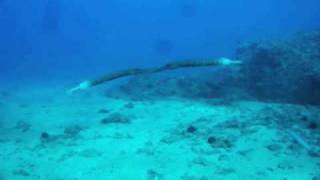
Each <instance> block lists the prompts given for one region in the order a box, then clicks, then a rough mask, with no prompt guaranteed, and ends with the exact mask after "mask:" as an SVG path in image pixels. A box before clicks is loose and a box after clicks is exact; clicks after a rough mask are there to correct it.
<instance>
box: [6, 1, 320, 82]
mask: <svg viewBox="0 0 320 180" xmlns="http://www.w3.org/2000/svg"><path fill="white" fill-rule="evenodd" d="M0 18H1V21H0V23H1V24H0V27H1V28H0V39H1V42H0V57H1V62H0V63H1V66H0V68H1V72H0V73H1V76H2V77H5V78H24V79H29V80H32V79H39V78H40V77H39V76H40V75H41V79H43V78H44V79H52V78H61V77H68V78H71V77H73V76H80V77H82V76H83V77H87V76H88V75H89V76H90V77H92V76H95V75H98V74H101V73H104V72H107V71H112V70H115V69H122V68H126V67H148V66H154V65H159V64H162V63H165V62H170V61H171V60H176V59H183V58H190V57H220V56H227V57H229V56H232V55H233V54H234V50H235V49H236V47H237V46H238V45H239V43H242V42H246V41H250V40H254V39H267V38H270V37H285V36H287V35H288V34H292V33H295V32H299V31H307V30H313V29H317V28H319V20H320V10H319V1H317V0H307V1H301V0H282V1H278V0H261V1H255V0H232V1H230V0H229V1H215V0H211V1H209V0H202V1H193V0H187V1H185V0H176V1H171V0H162V1H143V0H139V1H129V0H120V1H119V0H110V1H98V0H93V1H83V0H77V1H76V0H72V1H62V0H55V1H53V0H46V1H40V0H32V1H30V0H29V1H22V2H21V1H19V2H16V1H9V0H1V2H0ZM157 42H158V43H160V45H158V46H161V42H162V46H164V47H162V49H161V47H158V48H157ZM159 48H160V50H159ZM166 48H167V49H166ZM159 51H160V52H159ZM70 76H71V77H70ZM5 78H4V79H5Z"/></svg>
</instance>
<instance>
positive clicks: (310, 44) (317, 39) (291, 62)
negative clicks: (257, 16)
mask: <svg viewBox="0 0 320 180" xmlns="http://www.w3.org/2000/svg"><path fill="white" fill-rule="evenodd" d="M237 58H239V59H241V60H243V61H245V62H246V63H244V65H243V66H242V70H241V79H239V80H241V81H242V82H243V83H244V87H243V88H244V89H246V91H247V92H249V93H250V94H251V95H252V96H254V97H256V98H258V99H262V100H272V101H286V102H291V103H302V104H304V103H308V104H319V103H320V63H319V59H320V31H314V32H309V33H300V34H296V35H295V36H292V37H291V38H288V39H286V40H269V41H260V42H253V43H246V44H243V45H242V46H241V47H239V48H238V50H237Z"/></svg>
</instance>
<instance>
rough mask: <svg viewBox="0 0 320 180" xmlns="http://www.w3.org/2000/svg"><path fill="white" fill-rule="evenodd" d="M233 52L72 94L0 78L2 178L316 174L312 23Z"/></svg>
mask: <svg viewBox="0 0 320 180" xmlns="http://www.w3.org/2000/svg"><path fill="white" fill-rule="evenodd" d="M237 58H238V59H240V60H243V62H244V63H243V65H241V67H230V68H229V67H226V68H222V69H220V68H217V69H215V68H213V69H209V70H208V69H201V70H200V71H201V72H199V71H193V70H186V71H183V72H178V73H177V74H170V73H160V74H157V75H145V76H138V77H134V78H129V79H125V80H120V81H117V82H115V83H114V82H111V83H109V84H107V85H105V86H101V87H100V88H99V87H98V88H94V89H90V90H89V91H84V92H79V93H75V94H72V95H70V94H69V95H68V94H67V93H66V90H67V89H68V88H70V87H72V86H73V85H74V84H73V83H74V82H72V81H71V80H68V82H66V81H60V82H59V81H56V82H55V83H54V82H50V81H48V82H25V81H21V82H20V81H11V83H9V82H8V81H7V82H8V83H3V84H1V87H0V180H16V179H17V180H19V179H31V180H34V179H44V180H83V179H85V180H86V179H97V180H109V179H110V180H115V179H116V180H118V179H119V180H220V179H226V180H269V179H270V180H319V179H320V121H319V119H320V109H319V105H320V63H319V59H320V32H311V33H306V34H300V35H297V36H295V37H293V38H291V39H287V40H282V41H278V40H275V41H271V42H270V41H266V42H262V41H261V42H252V43H248V44H245V45H243V46H242V47H240V48H239V49H238V50H237ZM191 72H192V73H191ZM185 74H188V75H185ZM190 74H193V75H190ZM3 82H4V81H3Z"/></svg>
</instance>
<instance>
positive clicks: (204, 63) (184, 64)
mask: <svg viewBox="0 0 320 180" xmlns="http://www.w3.org/2000/svg"><path fill="white" fill-rule="evenodd" d="M241 63H242V62H241V61H239V60H231V59H228V58H219V59H203V58H202V59H191V60H182V61H176V62H173V63H169V64H165V65H162V66H160V67H155V68H146V69H141V68H133V69H127V70H122V71H118V72H114V73H109V74H106V75H103V76H101V77H98V78H96V79H93V80H86V81H83V82H81V83H80V84H78V85H77V86H75V87H73V88H71V89H69V90H68V93H73V92H75V91H78V90H85V89H88V88H90V87H94V86H97V85H100V84H103V83H106V82H108V81H112V80H115V79H118V78H122V77H126V76H135V75H141V74H151V73H158V72H162V71H167V70H175V69H180V68H191V67H208V66H227V65H237V64H241Z"/></svg>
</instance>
